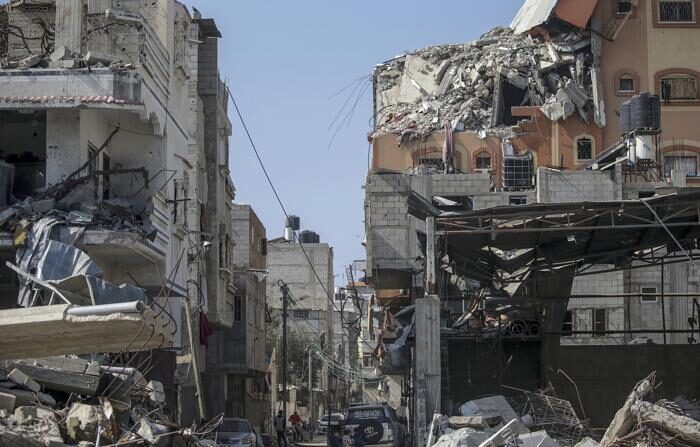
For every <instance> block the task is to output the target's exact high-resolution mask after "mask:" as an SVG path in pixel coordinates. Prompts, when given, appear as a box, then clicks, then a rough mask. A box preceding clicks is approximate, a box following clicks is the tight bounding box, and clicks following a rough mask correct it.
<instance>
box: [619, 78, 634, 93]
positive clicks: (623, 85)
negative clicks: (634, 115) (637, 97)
mask: <svg viewBox="0 0 700 447" xmlns="http://www.w3.org/2000/svg"><path fill="white" fill-rule="evenodd" d="M617 91H618V92H620V93H634V92H635V87H634V78H633V77H632V76H630V75H622V76H620V79H619V82H618V86H617Z"/></svg>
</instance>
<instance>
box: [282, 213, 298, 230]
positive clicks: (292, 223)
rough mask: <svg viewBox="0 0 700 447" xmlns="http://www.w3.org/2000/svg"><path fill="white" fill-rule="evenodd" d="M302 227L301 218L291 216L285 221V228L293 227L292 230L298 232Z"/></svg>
mask: <svg viewBox="0 0 700 447" xmlns="http://www.w3.org/2000/svg"><path fill="white" fill-rule="evenodd" d="M300 225H301V219H299V216H289V217H286V218H285V219H284V226H285V227H291V229H292V230H294V231H298V230H299V228H300Z"/></svg>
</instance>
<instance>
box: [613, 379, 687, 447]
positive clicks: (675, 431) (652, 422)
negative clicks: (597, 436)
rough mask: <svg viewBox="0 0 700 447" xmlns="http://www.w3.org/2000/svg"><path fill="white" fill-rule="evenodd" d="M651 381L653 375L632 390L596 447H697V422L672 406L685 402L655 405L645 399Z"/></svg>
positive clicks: (662, 402)
mask: <svg viewBox="0 0 700 447" xmlns="http://www.w3.org/2000/svg"><path fill="white" fill-rule="evenodd" d="M655 379H656V374H655V373H652V374H651V375H650V376H649V377H647V378H646V379H644V380H643V381H641V382H640V383H639V384H637V386H636V387H635V388H634V389H633V390H632V393H630V395H629V397H628V398H627V400H626V401H625V403H624V405H623V406H622V408H621V409H620V410H619V411H618V412H617V414H616V415H615V417H614V419H613V421H612V423H611V424H610V426H609V427H608V429H607V431H606V432H605V435H604V436H603V439H602V440H601V442H600V447H608V446H613V445H636V446H639V447H654V446H661V445H679V446H700V421H699V420H697V419H693V418H692V417H690V416H689V415H687V414H685V413H684V411H683V409H682V407H680V405H679V404H678V403H676V401H677V402H682V403H687V401H686V400H685V399H683V398H677V399H676V401H667V400H663V399H662V400H658V401H657V402H656V403H652V402H649V401H647V400H645V399H646V398H648V397H649V396H650V395H651V392H652V390H653V389H654V385H655ZM691 410H692V408H691Z"/></svg>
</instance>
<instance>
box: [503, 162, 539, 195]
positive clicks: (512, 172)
mask: <svg viewBox="0 0 700 447" xmlns="http://www.w3.org/2000/svg"><path fill="white" fill-rule="evenodd" d="M533 178H534V166H533V160H532V155H530V154H527V155H511V156H507V157H504V158H503V188H504V189H506V190H509V191H518V190H523V189H531V188H532V187H533V186H534V182H533Z"/></svg>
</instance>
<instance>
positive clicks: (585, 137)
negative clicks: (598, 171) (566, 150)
mask: <svg viewBox="0 0 700 447" xmlns="http://www.w3.org/2000/svg"><path fill="white" fill-rule="evenodd" d="M582 140H588V141H590V142H591V148H590V150H591V156H590V158H581V157H579V147H578V145H579V142H580V141H582ZM595 156H596V141H595V138H594V137H593V136H592V135H588V134H581V135H577V136H576V138H574V161H575V162H576V163H588V162H590V161H591V160H593V159H594V158H595Z"/></svg>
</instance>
